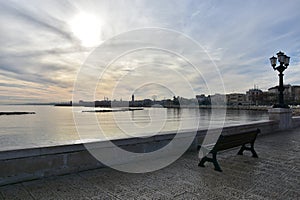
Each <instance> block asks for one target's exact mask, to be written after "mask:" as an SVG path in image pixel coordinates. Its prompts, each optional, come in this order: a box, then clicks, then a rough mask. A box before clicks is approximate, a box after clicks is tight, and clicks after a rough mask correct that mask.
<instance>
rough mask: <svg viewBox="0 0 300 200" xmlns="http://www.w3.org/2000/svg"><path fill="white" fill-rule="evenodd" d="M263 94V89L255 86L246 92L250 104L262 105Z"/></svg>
mask: <svg viewBox="0 0 300 200" xmlns="http://www.w3.org/2000/svg"><path fill="white" fill-rule="evenodd" d="M265 95H266V94H265ZM263 96H264V94H263V91H262V90H260V89H258V88H255V87H254V88H253V89H249V90H248V91H247V92H246V101H247V103H248V104H249V105H260V104H261V103H262V101H263Z"/></svg>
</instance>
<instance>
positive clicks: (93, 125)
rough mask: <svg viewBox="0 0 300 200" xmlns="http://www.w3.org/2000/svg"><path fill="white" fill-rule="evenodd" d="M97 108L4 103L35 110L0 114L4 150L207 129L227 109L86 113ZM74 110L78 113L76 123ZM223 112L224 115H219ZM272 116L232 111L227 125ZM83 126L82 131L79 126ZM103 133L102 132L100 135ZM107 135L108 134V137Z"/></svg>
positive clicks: (0, 145) (15, 108)
mask: <svg viewBox="0 0 300 200" xmlns="http://www.w3.org/2000/svg"><path fill="white" fill-rule="evenodd" d="M83 110H93V108H84V107H77V108H76V109H75V110H72V108H71V107H54V106H0V112H1V111H2V112H3V111H34V112H36V114H34V115H9V116H7V115H2V116H0V127H1V129H0V150H5V149H6V150H7V149H18V148H27V147H38V146H48V145H54V144H65V143H75V142H80V141H81V140H82V139H84V140H94V139H97V140H106V139H113V138H124V137H133V136H150V135H153V134H157V133H158V132H164V131H173V130H178V129H189V128H200V129H205V128H207V127H208V126H209V124H210V123H212V122H222V121H223V120H224V119H223V118H222V115H221V114H222V113H221V112H223V111H221V110H220V111H216V113H217V114H216V115H214V116H213V117H212V115H211V111H209V110H207V109H172V108H168V109H166V108H145V109H144V110H136V111H126V112H106V113H92V112H82V111H83ZM73 112H74V113H75V117H76V123H75V121H74V116H73ZM218 112H220V115H218ZM264 119H268V114H267V112H262V111H246V110H228V111H227V115H226V120H225V125H233V124H242V123H245V122H250V121H258V120H264ZM76 126H77V127H79V128H78V130H79V133H78V131H77V129H76ZM100 133H101V134H100ZM104 136H105V137H104Z"/></svg>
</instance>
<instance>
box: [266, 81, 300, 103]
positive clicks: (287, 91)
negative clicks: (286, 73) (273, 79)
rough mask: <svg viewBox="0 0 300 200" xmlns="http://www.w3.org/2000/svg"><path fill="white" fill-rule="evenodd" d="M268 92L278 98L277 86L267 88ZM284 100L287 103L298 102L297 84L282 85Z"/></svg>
mask: <svg viewBox="0 0 300 200" xmlns="http://www.w3.org/2000/svg"><path fill="white" fill-rule="evenodd" d="M268 92H269V93H270V94H273V95H274V96H276V97H277V98H278V86H274V87H271V88H269V89H268ZM283 95H284V101H285V102H287V103H288V104H295V105H299V104H300V86H298V85H294V86H293V85H290V84H288V85H284V91H283Z"/></svg>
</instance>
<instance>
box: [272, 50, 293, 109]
mask: <svg viewBox="0 0 300 200" xmlns="http://www.w3.org/2000/svg"><path fill="white" fill-rule="evenodd" d="M277 60H278V62H279V65H278V66H276V64H277ZM270 62H271V65H272V67H273V69H274V70H277V71H278V72H279V74H278V76H279V86H278V91H279V95H278V97H279V104H275V105H274V106H273V108H289V106H288V105H285V104H284V98H283V91H284V86H283V72H284V70H286V69H287V67H288V66H289V64H290V57H289V56H287V55H285V54H284V53H283V52H281V51H279V52H278V53H277V58H276V57H274V56H273V57H271V58H270Z"/></svg>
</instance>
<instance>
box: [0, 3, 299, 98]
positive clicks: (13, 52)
mask: <svg viewBox="0 0 300 200" xmlns="http://www.w3.org/2000/svg"><path fill="white" fill-rule="evenodd" d="M299 10H300V4H299V2H297V1H287V2H284V3H283V2H282V1H277V0H276V1H272V2H270V1H267V0H265V1H233V0H229V1H217V0H215V1H197V0H194V1H191V0H188V1H157V2H156V1H143V0H142V1H79V0H78V1H76V0H75V1H68V0H63V1H43V2H42V3H41V2H40V1H37V0H29V1H26V2H25V1H24V2H23V1H1V2H0V22H1V30H0V41H1V43H0V44H1V46H0V104H5V103H23V102H24V103H26V102H56V101H58V100H61V101H69V100H70V99H72V92H73V86H74V81H75V79H76V77H77V73H78V72H79V70H80V67H81V65H82V64H83V63H84V61H85V60H86V59H87V58H88V55H89V54H90V53H91V52H92V51H93V50H94V49H95V48H96V47H97V46H99V45H101V44H102V43H103V42H105V41H107V40H109V39H110V38H112V37H115V36H117V35H119V34H122V33H124V32H128V31H131V30H134V29H141V28H146V27H159V28H164V29H170V30H174V31H176V32H180V33H182V34H184V35H186V36H188V37H190V38H192V39H193V40H195V41H196V42H197V43H198V44H199V45H201V47H202V48H203V51H204V52H206V53H207V54H208V55H209V57H210V59H211V60H210V61H207V60H205V59H206V58H205V56H203V55H199V54H198V55H195V56H198V58H199V63H203V66H202V67H203V69H206V70H205V71H200V72H199V74H195V73H193V72H192V71H189V70H190V68H188V67H189V66H188V64H187V63H186V62H185V61H184V60H183V59H182V58H181V57H178V56H176V55H175V54H174V55H173V54H170V53H169V54H168V53H165V52H157V51H150V50H148V51H145V52H135V53H132V54H130V55H125V56H124V57H122V58H120V59H118V60H116V61H115V63H113V65H112V67H111V71H107V73H106V74H105V75H104V76H102V77H101V78H102V79H103V80H101V81H103V82H101V83H99V84H103V85H101V87H99V90H96V95H95V98H96V99H103V97H104V96H106V97H108V98H110V99H114V98H116V99H120V98H123V99H125V98H127V97H128V100H130V98H131V95H132V93H133V91H136V98H137V97H138V96H139V97H140V98H142V99H144V98H146V97H147V95H148V96H150V97H152V95H156V96H157V98H158V99H162V98H163V97H164V95H165V96H166V97H167V96H173V95H174V94H175V95H176V96H182V97H186V98H194V96H193V94H202V93H204V94H207V95H208V94H210V93H223V91H222V90H219V88H218V87H217V86H216V87H215V88H216V89H215V90H214V78H215V77H209V72H210V69H211V68H210V64H208V63H209V62H213V63H214V64H215V65H216V66H217V68H218V69H219V72H220V75H221V77H222V79H223V82H224V87H225V92H226V93H232V92H237V93H244V92H245V91H247V90H248V89H250V88H253V87H254V85H256V86H258V87H259V89H262V90H267V89H268V88H270V87H273V86H275V85H276V84H278V76H277V72H275V71H273V69H272V67H271V66H270V63H269V58H270V57H271V56H273V55H274V54H276V53H277V52H278V51H280V50H281V51H284V52H285V53H286V54H287V55H288V56H290V57H291V62H290V66H289V68H288V69H287V70H286V71H285V76H284V83H285V84H292V85H300V78H299V75H300V27H299V26H297V24H298V22H299V20H300V13H299ZM154 39H156V38H154ZM165 39H166V41H167V39H168V38H165ZM162 40H164V38H162ZM125 42H126V41H124V45H127V44H125ZM173 43H174V44H173V45H174V46H176V44H177V40H174V41H173ZM129 44H130V43H129ZM114 48H117V47H112V48H111V51H114ZM182 51H183V52H188V53H189V51H190V53H193V49H188V48H186V47H182ZM179 53H180V52H179ZM206 66H207V67H206ZM97 67H103V66H97ZM170 70H171V71H172V72H173V71H174V73H170ZM178 74H185V81H186V82H188V83H189V84H190V85H191V86H192V88H193V92H194V93H191V92H187V88H186V86H184V85H183V84H181V82H180V81H179V80H178ZM201 76H204V77H205V78H207V79H209V80H211V81H210V82H209V83H208V84H210V87H211V88H212V89H213V90H211V91H208V90H207V87H206V85H205V84H206V83H207V81H205V78H203V77H201ZM99 77H100V75H99ZM153 77H155V79H153V81H152V83H151V78H153ZM120 78H122V79H120ZM120 80H122V81H121V84H120V87H119V86H118V84H116V83H117V82H118V81H120ZM142 80H149V81H148V82H149V83H150V84H148V85H147V84H144V85H142V84H141V85H138V83H141V81H142ZM160 80H165V81H168V84H169V85H172V86H174V87H173V88H174V89H172V90H171V89H170V88H167V87H164V85H162V84H161V85H159V84H158V81H160ZM82 84H88V82H83V83H82ZM215 84H216V85H217V84H220V83H216V82H215ZM116 85H117V86H116ZM112 91H115V92H117V94H118V95H119V96H114V95H112Z"/></svg>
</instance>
